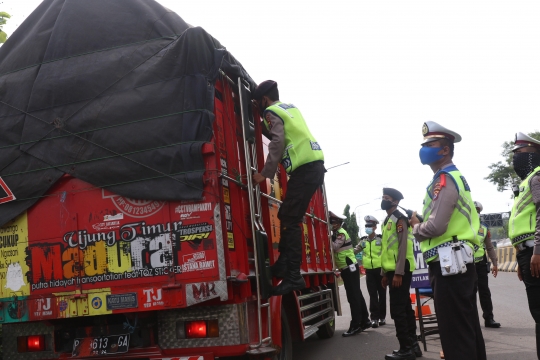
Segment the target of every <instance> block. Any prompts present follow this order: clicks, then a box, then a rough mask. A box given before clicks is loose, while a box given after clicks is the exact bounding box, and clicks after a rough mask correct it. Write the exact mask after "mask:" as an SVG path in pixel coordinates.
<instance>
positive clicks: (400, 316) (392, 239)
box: [381, 188, 422, 360]
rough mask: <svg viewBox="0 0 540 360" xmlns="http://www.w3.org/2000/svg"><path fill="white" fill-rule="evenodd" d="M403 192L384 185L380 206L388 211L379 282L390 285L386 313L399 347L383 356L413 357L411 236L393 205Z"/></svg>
mask: <svg viewBox="0 0 540 360" xmlns="http://www.w3.org/2000/svg"><path fill="white" fill-rule="evenodd" d="M402 199H403V195H402V194H401V192H399V191H398V190H396V189H392V188H384V189H383V199H382V201H381V209H383V210H385V211H386V213H387V214H388V215H387V216H386V219H384V222H383V229H382V231H383V234H382V256H381V266H382V270H381V273H382V275H383V278H382V286H383V287H384V288H386V286H390V291H389V293H390V316H391V317H392V319H393V320H394V324H395V326H396V337H397V338H398V341H399V350H396V351H394V352H393V353H392V354H388V355H386V356H385V359H386V360H414V359H416V357H417V356H418V357H420V356H422V351H421V350H420V346H419V345H418V341H417V339H416V319H415V316H414V310H413V309H412V305H411V299H410V293H409V290H410V288H411V281H412V272H413V271H414V269H415V261H414V251H413V240H414V238H413V236H412V229H411V227H410V226H409V222H408V220H407V217H406V216H405V215H403V214H402V213H401V212H400V211H399V210H398V209H397V206H398V204H399V202H400V200H402Z"/></svg>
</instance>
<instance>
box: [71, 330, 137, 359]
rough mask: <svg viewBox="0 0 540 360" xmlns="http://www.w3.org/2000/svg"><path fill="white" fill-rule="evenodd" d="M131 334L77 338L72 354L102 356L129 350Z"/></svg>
mask: <svg viewBox="0 0 540 360" xmlns="http://www.w3.org/2000/svg"><path fill="white" fill-rule="evenodd" d="M128 348H129V334H123V335H111V336H101V337H88V338H82V339H75V341H74V342H73V352H72V356H100V355H110V354H121V353H125V352H127V351H128Z"/></svg>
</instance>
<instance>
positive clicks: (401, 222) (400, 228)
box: [396, 221, 403, 233]
mask: <svg viewBox="0 0 540 360" xmlns="http://www.w3.org/2000/svg"><path fill="white" fill-rule="evenodd" d="M396 229H397V232H398V233H401V232H403V221H399V222H398V223H397V225H396Z"/></svg>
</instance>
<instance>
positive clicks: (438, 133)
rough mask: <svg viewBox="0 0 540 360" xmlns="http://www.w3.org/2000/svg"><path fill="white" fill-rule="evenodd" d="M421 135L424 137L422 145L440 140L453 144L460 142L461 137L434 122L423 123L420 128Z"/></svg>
mask: <svg viewBox="0 0 540 360" xmlns="http://www.w3.org/2000/svg"><path fill="white" fill-rule="evenodd" d="M422 135H424V141H423V142H422V144H426V143H428V142H432V141H437V140H440V139H447V140H450V141H451V142H453V143H457V142H460V141H461V135H459V134H458V133H457V132H455V131H452V130H450V129H447V128H445V127H444V126H442V125H440V124H437V123H436V122H435V121H426V122H425V123H424V125H423V126H422Z"/></svg>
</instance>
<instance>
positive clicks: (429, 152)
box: [420, 146, 444, 165]
mask: <svg viewBox="0 0 540 360" xmlns="http://www.w3.org/2000/svg"><path fill="white" fill-rule="evenodd" d="M441 149H442V148H440V147H438V148H436V147H428V146H422V147H421V148H420V161H421V162H422V164H423V165H429V164H432V163H434V162H435V161H439V160H441V159H442V158H443V157H444V155H439V154H438V152H439V151H441Z"/></svg>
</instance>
